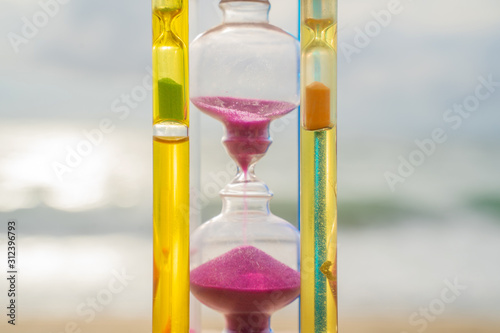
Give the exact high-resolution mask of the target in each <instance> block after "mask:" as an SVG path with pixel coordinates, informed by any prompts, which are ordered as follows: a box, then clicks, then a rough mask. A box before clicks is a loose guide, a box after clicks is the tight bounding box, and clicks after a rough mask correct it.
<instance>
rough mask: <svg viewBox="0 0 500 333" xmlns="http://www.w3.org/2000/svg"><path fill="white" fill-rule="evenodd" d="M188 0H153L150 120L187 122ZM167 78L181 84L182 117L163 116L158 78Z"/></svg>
mask: <svg viewBox="0 0 500 333" xmlns="http://www.w3.org/2000/svg"><path fill="white" fill-rule="evenodd" d="M187 45H188V1H187V0H167V1H166V0H153V50H152V52H153V123H154V124H157V123H160V122H163V121H170V120H174V121H176V122H178V123H181V124H183V125H186V126H189V112H188V111H189V110H188V106H189V103H188V98H189V91H188V84H189V82H188V80H189V75H188V47H187ZM164 78H169V79H172V80H173V81H175V82H176V83H178V84H180V85H181V86H182V100H183V106H184V107H183V109H184V118H183V119H162V118H160V110H159V94H158V80H160V79H164Z"/></svg>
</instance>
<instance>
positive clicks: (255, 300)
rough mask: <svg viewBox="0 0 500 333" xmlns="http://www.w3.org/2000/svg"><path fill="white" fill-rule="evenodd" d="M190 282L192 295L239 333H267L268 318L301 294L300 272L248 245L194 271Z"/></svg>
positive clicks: (228, 327) (229, 327) (228, 326)
mask: <svg viewBox="0 0 500 333" xmlns="http://www.w3.org/2000/svg"><path fill="white" fill-rule="evenodd" d="M190 281H191V292H192V293H193V295H195V296H196V298H198V299H199V300H200V301H201V302H202V303H204V304H205V305H207V306H209V307H211V308H212V309H215V310H217V311H220V312H222V313H223V314H225V316H226V322H227V329H229V330H230V331H234V332H239V333H249V332H252V333H259V332H268V330H269V318H270V315H271V314H272V313H273V312H275V311H277V310H279V309H281V308H282V307H284V306H285V305H287V304H289V303H290V302H292V301H293V300H294V299H295V298H296V297H297V296H298V295H299V293H300V274H299V272H297V271H295V270H294V269H292V268H290V267H288V266H287V265H285V264H283V263H281V262H279V261H278V260H276V259H274V258H273V257H271V256H270V255H268V254H267V253H265V252H263V251H261V250H259V249H257V248H256V247H253V246H248V245H244V246H240V247H237V248H235V249H233V250H231V251H229V252H227V253H225V254H223V255H221V256H219V257H217V258H214V259H212V260H210V261H208V262H206V263H204V264H203V265H200V266H199V267H197V268H195V269H193V270H192V271H191V277H190Z"/></svg>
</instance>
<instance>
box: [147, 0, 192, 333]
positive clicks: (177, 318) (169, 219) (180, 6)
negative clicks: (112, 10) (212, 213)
mask: <svg viewBox="0 0 500 333" xmlns="http://www.w3.org/2000/svg"><path fill="white" fill-rule="evenodd" d="M152 7H153V16H152V19H153V50H152V51H153V261H154V262H153V266H154V268H153V331H152V332H153V333H187V332H189V136H188V128H189V110H188V106H189V103H188V98H189V96H188V95H189V94H188V48H187V41H188V0H153V3H152Z"/></svg>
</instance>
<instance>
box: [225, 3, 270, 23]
mask: <svg viewBox="0 0 500 333" xmlns="http://www.w3.org/2000/svg"><path fill="white" fill-rule="evenodd" d="M219 6H220V8H221V9H222V12H223V22H224V23H268V22H269V7H270V5H269V1H267V0H222V1H221V2H220V4H219Z"/></svg>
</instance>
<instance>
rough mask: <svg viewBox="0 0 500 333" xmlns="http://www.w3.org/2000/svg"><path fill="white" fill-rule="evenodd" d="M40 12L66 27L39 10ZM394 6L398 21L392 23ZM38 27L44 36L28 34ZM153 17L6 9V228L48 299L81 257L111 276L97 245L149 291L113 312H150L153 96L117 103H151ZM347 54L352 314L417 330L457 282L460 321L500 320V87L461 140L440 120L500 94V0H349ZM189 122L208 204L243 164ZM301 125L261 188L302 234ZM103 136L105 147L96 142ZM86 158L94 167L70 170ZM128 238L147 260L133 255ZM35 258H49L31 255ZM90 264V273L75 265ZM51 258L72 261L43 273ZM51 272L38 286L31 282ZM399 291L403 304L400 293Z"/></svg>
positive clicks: (344, 167) (2, 143)
mask: <svg viewBox="0 0 500 333" xmlns="http://www.w3.org/2000/svg"><path fill="white" fill-rule="evenodd" d="M198 2H199V6H200V7H199V10H200V12H203V13H204V15H203V16H202V17H203V18H202V19H200V20H199V21H197V22H196V24H197V28H198V30H201V29H205V28H206V27H209V26H211V25H212V24H214V22H217V21H218V20H219V18H218V14H217V6H216V4H217V1H214V0H199V1H198ZM55 3H56V4H57V5H56V6H54V4H55ZM271 3H272V6H273V7H272V10H271V23H275V24H277V25H279V26H281V27H283V28H284V29H286V30H288V31H289V32H290V33H292V34H294V35H296V34H297V17H296V11H297V7H296V4H295V3H293V4H292V2H290V1H289V0H271ZM41 4H44V5H41ZM46 4H50V5H46ZM43 6H45V7H46V8H49V9H48V11H52V14H53V15H52V16H50V17H49V16H47V15H45V16H44V15H43V14H40V13H42V7H43ZM47 6H48V7H47ZM195 8H196V7H195V6H193V10H195ZM395 8H396V9H395ZM389 9H392V10H393V12H397V13H391V14H390V15H389V16H387V15H386V16H384V14H383V13H390V12H389V11H388V10H389ZM43 17H46V18H47V19H46V20H44V18H43ZM377 17H378V19H379V20H382V21H384V20H385V21H384V22H383V24H380V23H377V22H378V21H377ZM381 17H382V18H381ZM34 19H35V23H37V22H38V25H39V27H38V28H37V27H35V29H34V30H33V29H31V30H30V29H29V28H26V27H25V26H27V23H26V22H27V21H28V22H31V23H33V20H34ZM150 20H151V14H150V4H149V2H142V1H127V2H124V1H117V0H108V1H97V0H86V1H83V0H71V1H68V2H67V3H65V4H58V3H57V2H55V1H49V0H47V1H44V0H42V1H40V2H39V1H38V0H24V1H14V0H3V1H2V2H1V3H0V35H1V36H2V37H1V38H0V73H1V75H0V214H1V215H0V216H1V218H2V219H3V220H6V219H8V218H16V219H18V221H19V224H20V230H21V231H20V233H21V236H20V237H26V243H24V244H25V245H23V246H26V248H25V255H26V257H25V265H26V266H25V269H26V279H27V280H26V281H30V282H29V285H30V286H35V285H36V286H38V287H37V288H35V289H38V290H39V291H40V290H41V289H43V288H44V286H45V285H46V284H47V283H49V282H50V281H51V279H53V278H55V277H57V279H59V280H57V281H59V282H60V283H61V285H64V286H65V288H68V290H71V289H70V286H71V281H73V279H74V277H73V276H71V275H68V276H66V275H62V276H61V275H59V273H58V270H60V269H61V267H64V266H65V265H67V263H69V262H71V260H83V261H82V264H81V265H75V266H74V267H73V266H71V267H73V268H72V269H74V272H75V274H77V273H78V272H80V273H81V274H83V273H84V272H88V269H89V267H94V269H93V270H91V271H92V272H94V273H95V274H99V272H101V273H102V270H101V269H98V268H97V267H101V266H95V265H94V264H93V261H94V260H96V258H98V257H99V253H96V252H92V251H90V252H87V245H85V244H86V243H85V242H86V240H87V241H92V242H96V243H98V244H100V245H99V246H101V248H102V251H104V253H108V254H109V256H104V257H103V258H101V259H102V260H103V261H102V265H103V267H104V266H105V267H108V268H110V267H116V268H117V269H119V268H120V267H127V269H129V270H130V271H132V272H136V276H138V279H137V281H140V282H137V286H136V287H134V288H135V289H134V288H132V289H133V290H132V289H131V290H130V292H129V291H127V293H126V294H124V295H121V297H123V298H124V299H128V300H133V301H134V302H135V303H133V304H135V305H130V304H132V303H127V302H125V301H123V302H119V303H113V305H112V306H111V307H110V308H109V309H108V310H106V311H109V313H110V314H117V313H119V312H120V311H125V310H123V309H126V311H125V313H136V314H137V313H138V314H140V315H142V316H147V313H148V310H149V307H148V306H149V305H148V304H149V298H148V297H149V295H148V294H147V293H145V291H147V292H149V290H150V289H148V288H149V287H148V286H149V285H148V283H149V281H150V274H149V272H147V271H146V270H147V267H148V266H147V265H146V264H147V262H146V263H144V262H141V260H140V259H139V258H137V257H135V256H134V255H133V253H141V254H144V255H147V253H148V252H147V250H148V248H147V246H150V244H149V237H150V233H151V199H152V197H151V109H152V108H151V93H150V91H147V93H146V94H145V95H144V96H143V95H137V96H139V97H138V98H136V99H135V100H133V101H132V103H131V104H129V105H128V112H127V113H126V114H122V113H117V112H113V109H114V108H113V105H117V104H115V103H118V104H119V105H126V104H125V102H124V101H123V95H124V94H126V95H131V94H132V93H133V92H134V91H135V92H136V93H138V92H139V91H143V90H144V89H146V90H147V84H145V83H144V82H146V83H149V81H150V80H151V79H150V77H149V72H148V68H149V67H150V66H151V51H150V49H151V26H150ZM377 27H378V28H377ZM23 29H24V30H23ZM370 29H373V30H370ZM194 30H196V29H192V34H193V35H194V34H195V31H194ZM13 34H15V35H16V36H17V37H13V36H14V35H13ZM362 35H365V37H360V36H362ZM20 38H25V39H24V40H23V41H22V42H19V40H20ZM13 40H17V41H18V44H16V45H15V46H13V42H12V41H13ZM338 43H339V47H338V78H339V80H338V96H339V101H338V110H339V111H338V123H339V132H338V133H339V134H338V135H339V137H338V147H339V166H338V170H339V190H338V193H339V217H340V218H339V223H340V224H339V225H340V235H339V244H340V248H339V249H340V250H339V251H340V258H339V262H340V263H339V264H340V267H341V269H340V272H341V280H342V281H341V282H342V283H343V284H344V286H345V287H344V288H345V289H344V290H345V291H344V293H345V294H346V296H345V297H343V296H341V304H340V309H341V313H342V311H345V313H346V314H350V315H357V314H360V313H374V312H377V311H379V312H380V311H381V312H384V311H386V312H385V313H386V314H387V313H394V312H393V311H394V310H395V309H397V310H399V311H400V314H401V315H402V316H407V315H409V314H410V313H411V312H412V311H415V309H417V308H418V306H419V305H425V304H426V302H428V300H430V299H432V298H433V297H435V295H436V294H438V293H439V290H440V288H442V285H443V281H444V280H445V279H447V278H454V277H455V276H460V277H461V278H463V280H464V281H467V283H468V285H469V286H470V289H469V294H468V295H467V296H465V297H464V298H462V299H460V300H459V301H458V302H457V303H455V304H453V305H452V306H451V307H450V309H448V310H447V311H448V312H447V313H446V314H447V315H449V316H453V315H457V316H458V315H461V314H462V313H467V312H471V311H472V309H474V311H472V312H473V313H474V314H475V315H477V316H481V315H484V316H486V317H494V314H495V313H496V314H498V311H500V287H499V286H498V276H500V275H499V274H500V271H499V270H498V268H496V267H497V266H498V265H496V262H497V261H498V254H499V253H500V248H499V247H498V246H496V245H495V244H496V243H498V241H497V239H498V238H495V237H493V236H498V235H500V223H499V222H500V221H499V220H500V175H499V172H498V170H500V147H499V145H498V142H499V140H500V113H499V107H500V86H495V85H494V84H493V86H492V89H493V90H494V91H490V92H491V94H490V95H489V96H488V97H487V98H485V99H484V100H481V101H480V103H479V105H478V106H477V108H476V109H475V111H473V112H470V113H467V117H465V116H461V122H460V125H459V126H458V127H457V128H456V129H454V128H453V127H452V124H453V123H451V122H449V121H446V120H445V118H444V117H445V115H446V114H447V112H448V111H447V110H448V109H450V108H453V106H454V105H455V104H456V105H460V104H463V103H464V101H465V100H467V98H469V97H471V96H474V94H475V92H476V87H477V86H478V84H481V82H482V81H480V79H479V78H481V77H482V78H484V79H485V80H488V79H489V78H491V80H492V81H494V82H500V61H499V59H500V58H499V56H500V2H499V1H495V0H477V1H464V0H419V1H410V0H402V1H385V0H351V1H340V3H339V41H338ZM14 44H15V42H14ZM353 50H354V51H353ZM141 89H142V90H141ZM483 90H484V88H483ZM469 100H470V98H469ZM192 112H193V115H195V116H194V120H193V121H194V122H196V121H198V124H199V122H200V121H202V123H203V129H202V130H201V131H200V135H202V136H203V138H204V140H203V144H200V146H201V162H200V164H201V191H202V193H204V192H203V191H204V189H206V184H208V183H211V182H212V183H213V182H214V181H215V178H214V177H217V176H214V175H217V173H219V172H220V171H221V170H224V169H226V167H227V164H228V163H229V162H230V160H229V158H228V157H227V155H226V153H225V152H224V150H223V148H222V146H221V145H220V138H221V135H222V127H221V125H220V124H219V123H217V122H216V121H214V120H212V119H209V118H208V117H206V116H204V115H196V110H192ZM294 112H295V113H293V114H291V115H290V116H289V118H287V119H289V120H287V121H286V122H285V123H283V124H284V125H285V126H279V127H276V128H275V130H273V138H274V143H273V145H272V146H271V148H270V150H269V154H268V156H266V157H265V158H264V159H263V161H262V162H261V163H259V165H258V167H257V174H258V176H259V177H260V178H262V179H263V180H264V181H266V182H267V183H268V184H269V186H270V188H271V189H272V190H273V192H274V193H275V198H274V199H273V206H272V209H273V211H274V213H276V214H277V215H280V216H283V217H285V218H287V219H288V220H290V221H291V222H294V223H296V200H297V188H296V185H297V174H296V173H297V169H296V167H289V166H290V164H292V165H293V164H294V163H295V161H296V159H297V150H296V149H297V145H296V140H297V132H296V118H297V115H296V111H294ZM449 115H451V114H449ZM453 115H455V116H456V115H457V114H456V113H453ZM103 121H104V126H103V123H102V122H103ZM100 126H101V127H100ZM194 126H196V124H194ZM103 128H105V129H106V131H107V132H106V133H104V132H103V131H102V129H103ZM436 128H442V129H443V131H444V132H445V134H446V136H447V140H446V141H445V142H444V143H440V144H436V148H435V151H434V152H433V153H432V154H430V156H425V158H424V161H423V162H422V165H420V166H417V167H415V170H414V171H413V173H412V174H411V175H410V176H408V177H404V178H405V181H404V182H399V183H397V184H396V185H395V186H394V188H393V189H394V191H392V190H391V187H390V186H389V184H388V182H387V179H386V176H385V174H386V173H387V172H391V173H393V174H397V172H398V171H397V170H398V167H399V166H400V163H401V160H400V159H399V157H400V156H401V157H402V158H404V159H408V158H409V156H410V155H411V154H412V152H414V151H415V150H417V149H418V146H417V145H416V144H415V140H421V141H422V140H426V139H429V138H431V137H432V134H431V133H432V132H433V130H434V129H436ZM97 129H99V131H100V132H101V133H102V135H101V136H99V135H97V134H95V133H96V130H97ZM93 135H94V136H93ZM90 137H91V138H93V139H94V141H95V142H96V143H95V144H92V145H91V146H88V145H87V146H85V144H82V142H83V141H89V138H90ZM193 140H194V141H195V142H196V140H199V138H196V137H194V139H193ZM78 147H80V149H83V150H84V151H85V152H86V153H85V154H86V155H85V156H81V158H77V157H75V156H73V157H71V156H72V154H73V155H74V153H72V152H74V151H77V149H79V148H78ZM85 149H87V150H85ZM68 158H69V161H70V162H71V163H70V164H72V165H71V166H68ZM61 165H66V166H67V167H68V168H66V169H61ZM278 175H279V176H278ZM216 182H217V181H216ZM205 195H206V196H207V197H208V199H210V200H209V204H208V205H205V206H204V210H203V214H202V215H203V219H206V218H209V217H211V216H213V215H214V214H217V212H218V210H219V208H220V204H219V199H218V197H217V195H210V194H207V193H205ZM1 225H3V224H1V223H0V226H1ZM2 232H4V230H0V233H2ZM492 235H493V236H492ZM71 237H77V238H78V239H80V240H81V242H80V241H75V242H73V241H71V240H72V239H73V238H71ZM123 242H130V244H132V246H133V248H132V249H128V250H127V249H125V248H122V247H120V246H121V244H123ZM37 244H38V245H37ZM48 244H51V246H53V249H52V250H50V249H47V247H44V246H45V245H48ZM42 245H43V246H42ZM38 246H41V248H44V249H46V250H45V251H42V250H41V252H38V257H34V256H35V254H36V253H37V251H36V249H37V247H38ZM145 249H146V250H145ZM65 250H67V253H66V254H65V255H62V254H59V253H61V252H64V251H65ZM81 251H85V253H86V257H85V258H86V259H82V258H79V257H73V255H76V254H77V253H80V254H81ZM127 251H128V252H127ZM394 252H398V254H394ZM53 256H55V258H57V259H56V261H57V262H58V263H59V264H58V265H55V266H51V268H44V267H43V266H42V267H35V266H33V263H34V262H36V261H45V262H46V261H50V258H51V257H53ZM459 258H463V260H459ZM381 259H382V260H381ZM377 260H381V261H380V266H379V265H376V264H375V262H376V261H377ZM409 260H413V261H411V262H410V261H409ZM494 260H496V261H494ZM2 261H3V260H2ZM465 263H469V264H470V265H471V266H470V268H471V269H472V268H474V271H471V270H468V269H467V267H464V265H465ZM2 264H3V263H2ZM378 267H384V269H383V270H382V269H380V270H379V271H377V268H378ZM416 267H417V268H416ZM494 267H495V268H494ZM47 269H48V270H49V272H50V274H49V273H47V275H46V277H45V278H43V277H39V278H40V279H42V282H40V281H39V280H38V279H35V277H37V276H39V274H40V272H42V271H47ZM109 271H111V268H110V269H109ZM80 273H78V274H80ZM78 274H77V275H78ZM106 274H108V275H106ZM109 274H111V273H108V272H107V273H105V274H104V275H102V276H101V277H99V278H97V280H91V281H90V280H87V279H83V280H82V281H90V282H88V284H86V285H85V284H84V287H82V289H80V290H79V291H78V292H77V294H78V295H76V294H75V295H72V293H71V292H68V293H67V294H66V295H65V296H64V297H63V296H60V300H61V302H60V303H56V302H54V303H53V304H52V303H51V304H48V305H47V304H46V306H45V309H47V311H48V312H49V313H52V314H53V315H54V316H56V313H57V311H61V307H62V306H63V307H66V309H74V308H75V305H77V304H78V302H80V301H81V299H82V298H83V297H84V296H83V295H84V294H89V293H90V294H91V293H92V292H93V291H94V290H95V288H98V285H99V283H101V282H102V281H104V282H105V281H107V279H109ZM375 277H377V278H375ZM44 279H45V280H44ZM99 279H101V280H99ZM36 280H38V283H39V284H33V283H34V281H36ZM367 280H369V281H370V282H369V283H366V281H367ZM43 281H44V282H43ZM92 281H93V282H92ZM95 281H98V282H95ZM99 281H101V282H99ZM402 281H406V283H404V282H402ZM82 283H84V282H82ZM141 286H142V287H141ZM391 286H396V287H394V290H396V291H397V292H396V293H395V294H391V297H389V295H388V294H389V293H390V292H388V291H387V290H388V289H390V288H391ZM26 288H27V289H29V288H31V289H30V290H32V289H33V288H32V287H29V286H26ZM384 290H385V291H384ZM416 291H418V293H417V294H418V295H420V296H419V297H416V298H415V297H414V296H415V294H416ZM32 292H34V291H32ZM27 294H28V290H26V294H25V295H24V296H23V297H25V299H26V304H28V303H29V304H30V305H29V306H28V305H26V306H27V309H29V310H27V311H28V314H27V315H32V316H35V315H36V313H37V309H40V308H42V306H41V304H42V303H41V302H42V301H43V300H44V299H45V298H46V297H48V294H44V293H43V292H42V294H41V296H40V298H36V297H34V296H29V295H27ZM341 294H342V292H341ZM31 295H33V293H32V294H31ZM342 297H343V298H342ZM37 302H38V303H37ZM61 304H62V305H61ZM127 304H129V305H127ZM452 309H453V310H452ZM461 309H462V310H461ZM464 309H465V310H464ZM51 311H52V312H51ZM127 311H128V312H127ZM73 312H74V311H72V310H71V311H69V310H68V311H66V312H65V311H62V312H59V314H62V316H67V317H71V316H75V314H74V313H73ZM406 329H407V330H408V331H410V329H408V328H406Z"/></svg>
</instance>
